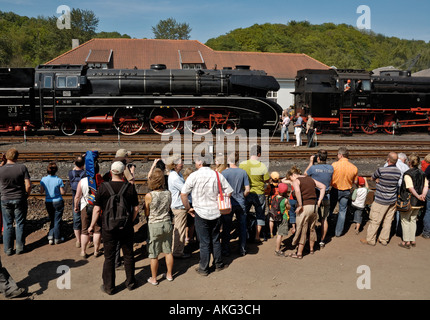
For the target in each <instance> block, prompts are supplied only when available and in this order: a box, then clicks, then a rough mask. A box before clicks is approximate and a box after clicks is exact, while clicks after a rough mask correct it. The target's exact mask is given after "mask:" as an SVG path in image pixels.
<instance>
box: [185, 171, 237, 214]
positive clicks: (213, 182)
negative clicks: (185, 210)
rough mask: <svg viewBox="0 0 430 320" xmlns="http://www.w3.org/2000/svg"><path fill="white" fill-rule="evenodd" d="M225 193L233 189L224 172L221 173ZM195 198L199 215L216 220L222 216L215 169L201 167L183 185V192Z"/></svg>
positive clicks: (194, 201)
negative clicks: (219, 207)
mask: <svg viewBox="0 0 430 320" xmlns="http://www.w3.org/2000/svg"><path fill="white" fill-rule="evenodd" d="M219 179H220V182H221V187H222V190H223V192H224V193H232V192H233V189H232V187H231V186H230V184H229V183H228V182H227V180H226V178H224V176H223V175H222V174H219ZM190 192H191V197H192V199H193V208H194V210H195V211H196V213H197V214H198V215H199V217H201V218H203V219H206V220H215V219H217V218H219V217H220V216H221V213H220V211H219V209H218V201H217V200H218V194H219V192H218V181H217V176H216V173H215V171H214V170H212V169H211V168H209V167H201V168H200V169H199V170H197V171H195V172H193V173H191V174H190V175H189V176H188V179H187V180H186V181H185V184H184V186H183V187H182V190H181V193H184V194H189V193H190Z"/></svg>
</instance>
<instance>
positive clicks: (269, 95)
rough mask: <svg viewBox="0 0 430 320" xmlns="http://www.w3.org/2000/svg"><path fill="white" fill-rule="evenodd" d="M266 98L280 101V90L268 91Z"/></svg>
mask: <svg viewBox="0 0 430 320" xmlns="http://www.w3.org/2000/svg"><path fill="white" fill-rule="evenodd" d="M266 98H267V99H269V100H272V101H274V102H278V92H277V91H269V92H267V95H266Z"/></svg>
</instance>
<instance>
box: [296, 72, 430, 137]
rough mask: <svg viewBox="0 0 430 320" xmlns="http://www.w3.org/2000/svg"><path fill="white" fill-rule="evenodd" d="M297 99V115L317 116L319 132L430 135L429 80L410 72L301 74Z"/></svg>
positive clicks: (297, 78) (298, 76) (297, 85)
mask: <svg viewBox="0 0 430 320" xmlns="http://www.w3.org/2000/svg"><path fill="white" fill-rule="evenodd" d="M294 95H295V108H296V112H301V113H302V114H305V115H307V114H309V113H310V114H312V117H313V118H314V119H315V121H316V125H317V130H318V131H319V132H329V131H337V132H339V131H340V132H342V133H345V134H350V133H352V132H354V131H355V132H356V131H361V132H364V133H366V134H374V133H376V132H378V131H384V132H386V133H389V134H395V133H398V132H400V131H408V130H414V129H418V130H427V131H428V130H430V120H429V116H430V77H412V76H411V72H410V71H400V70H390V71H382V72H381V74H380V75H374V74H373V73H372V72H366V71H364V70H344V69H342V70H340V69H328V70H311V69H306V70H300V71H298V73H297V77H296V83H295V92H294Z"/></svg>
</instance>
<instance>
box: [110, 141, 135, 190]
mask: <svg viewBox="0 0 430 320" xmlns="http://www.w3.org/2000/svg"><path fill="white" fill-rule="evenodd" d="M130 155H131V151H127V150H126V149H119V150H117V152H116V154H115V158H114V159H113V160H112V162H115V161H121V162H122V163H123V164H124V165H125V169H124V178H125V179H127V181H128V182H130V183H134V178H135V177H134V172H135V169H136V165H134V164H133V160H132V159H130V158H129V156H130ZM110 179H111V176H110V171H109V172H107V173H106V174H105V175H104V176H103V180H104V181H110Z"/></svg>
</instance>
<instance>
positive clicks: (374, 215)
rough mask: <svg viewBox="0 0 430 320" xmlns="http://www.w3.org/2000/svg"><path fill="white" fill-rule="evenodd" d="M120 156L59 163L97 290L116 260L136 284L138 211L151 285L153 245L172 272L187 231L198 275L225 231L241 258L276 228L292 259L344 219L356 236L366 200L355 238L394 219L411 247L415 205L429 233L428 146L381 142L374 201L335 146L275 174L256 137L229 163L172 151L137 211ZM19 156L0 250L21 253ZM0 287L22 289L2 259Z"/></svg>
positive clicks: (5, 190)
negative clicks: (97, 271)
mask: <svg viewBox="0 0 430 320" xmlns="http://www.w3.org/2000/svg"><path fill="white" fill-rule="evenodd" d="M287 137H288V136H287ZM130 154H131V152H130V151H127V150H125V149H120V150H118V151H117V153H116V155H115V158H114V159H112V163H111V165H110V170H109V171H108V172H107V173H105V174H104V175H103V176H102V175H101V174H100V173H99V170H100V168H99V164H98V152H97V151H87V152H86V154H85V155H82V156H79V157H77V158H76V160H75V162H74V167H73V168H72V169H71V170H70V171H69V173H68V178H69V183H70V187H71V190H72V194H73V201H72V210H73V230H74V235H75V238H76V247H77V248H80V255H81V257H82V258H83V259H87V258H88V257H89V255H88V254H87V249H88V248H89V247H91V246H92V247H93V248H94V257H99V256H101V255H104V264H103V270H102V280H103V284H102V285H101V290H102V291H103V292H105V293H107V294H109V295H111V294H114V293H115V292H116V284H115V269H116V268H118V267H119V266H121V265H123V266H124V270H125V274H126V287H127V288H128V289H129V290H133V289H134V288H135V287H136V279H135V260H134V252H133V243H134V240H133V237H134V222H135V221H136V219H137V217H138V215H139V213H140V214H142V215H144V216H145V217H146V222H147V223H146V225H147V230H148V238H147V240H146V248H147V253H148V258H149V259H150V271H151V276H150V277H148V278H147V282H148V283H150V284H151V285H154V286H156V285H158V281H159V279H160V275H159V256H160V255H161V254H164V257H165V261H166V264H165V265H166V270H165V272H164V273H162V275H161V277H162V278H163V279H166V280H168V281H173V280H174V271H173V270H174V260H175V259H187V258H190V256H191V255H190V252H187V250H185V249H186V247H187V244H188V243H189V242H190V241H191V239H193V238H194V234H195V237H196V241H197V242H198V245H199V264H198V266H197V268H196V272H197V274H199V275H201V276H207V275H208V274H210V273H211V272H213V271H221V270H224V269H225V268H227V267H228V264H227V263H226V262H225V261H224V260H225V259H224V257H227V256H229V255H231V253H232V245H231V234H232V230H233V229H236V231H237V235H238V238H239V241H238V246H237V254H238V255H240V256H244V255H246V254H247V252H248V246H249V245H260V244H262V243H263V241H264V240H267V239H268V238H271V237H276V241H275V248H274V252H275V255H276V256H282V257H290V258H294V259H302V258H303V257H304V255H305V253H306V252H309V254H314V253H315V251H316V250H317V249H320V250H322V249H323V248H324V247H325V246H326V244H327V243H328V239H329V238H330V237H333V236H334V237H341V236H343V235H344V234H345V233H346V232H348V229H349V228H348V227H347V222H350V221H351V222H352V223H353V224H355V227H354V231H355V233H356V234H357V235H358V234H360V233H361V232H362V231H363V227H364V225H363V218H364V216H365V215H366V213H367V211H368V209H369V208H370V212H369V213H368V219H369V224H368V227H367V231H366V237H365V238H362V239H359V241H360V242H361V243H363V244H367V245H372V246H374V245H376V244H377V243H380V244H381V245H383V246H386V245H387V244H388V243H389V242H390V240H391V237H392V235H391V230H392V228H393V226H394V228H395V229H396V228H398V229H399V230H401V237H402V241H400V242H399V243H398V245H399V246H400V247H402V248H405V249H410V248H412V247H415V246H416V233H417V220H418V216H420V215H421V217H423V219H422V221H423V231H422V237H423V238H426V239H430V191H429V187H428V185H429V183H428V181H429V179H430V165H429V164H430V155H428V156H427V157H425V158H424V159H423V160H422V161H421V159H420V158H419V156H418V155H416V154H411V155H409V157H407V156H406V155H405V154H403V153H400V154H397V153H395V152H390V153H389V154H388V156H387V162H386V164H385V166H383V167H380V168H378V169H377V170H376V171H375V172H374V173H373V174H372V176H371V178H370V179H371V180H372V181H374V182H375V183H376V189H375V192H374V199H372V200H371V201H369V197H368V195H369V192H370V188H369V183H368V180H367V179H366V178H365V177H362V176H360V175H359V172H358V168H357V167H356V166H355V165H354V164H353V163H352V162H351V161H350V160H349V151H348V149H347V148H345V147H341V148H339V149H338V152H337V161H335V162H333V163H332V164H328V163H327V151H326V150H324V149H320V150H318V152H317V154H315V155H312V156H311V157H310V159H309V164H308V166H307V168H306V169H305V170H304V171H302V170H300V169H299V168H298V167H297V166H295V165H294V166H292V167H291V168H290V169H289V170H288V171H287V173H286V175H285V176H284V177H281V175H280V174H279V173H278V172H269V170H268V168H267V166H266V165H265V164H264V163H263V162H261V161H260V157H261V147H260V146H259V145H254V146H252V147H251V149H250V158H249V159H248V160H246V161H243V162H239V154H238V153H231V154H229V155H227V156H226V157H224V156H218V157H216V159H213V157H212V156H211V155H205V156H200V157H198V158H196V159H194V160H195V164H194V169H192V168H186V169H184V162H183V158H182V157H181V155H179V154H174V155H172V156H170V157H169V158H167V159H163V160H161V159H157V160H156V161H154V164H153V166H152V167H151V170H150V171H149V173H148V188H149V192H148V193H147V194H146V196H145V199H144V203H143V204H142V205H143V210H142V212H139V208H140V204H139V200H138V195H137V192H136V187H135V185H134V184H135V174H136V173H135V170H136V166H135V165H134V164H133V161H132V160H131V158H130V157H129V156H130ZM18 156H19V152H18V151H17V150H16V149H14V148H12V149H10V150H8V151H7V152H6V154H5V155H4V157H3V159H2V162H1V165H0V192H1V211H2V222H3V226H4V231H3V247H4V252H5V254H6V255H12V254H14V253H15V254H18V255H19V254H22V253H25V234H24V225H25V221H26V216H27V210H28V206H27V198H28V196H29V195H30V193H31V188H32V186H31V182H30V175H29V172H28V169H27V168H26V166H25V165H23V164H20V163H17V161H18ZM57 171H58V167H57V164H56V163H55V162H49V164H48V166H47V175H46V176H44V177H43V178H42V180H41V182H40V191H41V193H44V194H45V205H46V211H47V213H48V216H49V220H50V228H49V231H48V235H47V240H48V244H50V245H58V244H61V243H62V242H64V241H65V238H64V235H62V234H61V221H62V216H63V212H64V207H65V206H64V199H63V195H64V194H65V184H64V182H63V180H62V179H61V178H60V177H58V176H57V175H56V173H57ZM224 197H225V198H227V200H228V201H225V200H226V199H224ZM221 202H222V205H223V206H224V205H225V203H230V205H228V206H227V207H229V210H225V209H224V207H223V210H221V209H220V208H221ZM399 203H402V204H405V203H406V205H405V206H403V205H402V206H400V205H399ZM336 208H337V212H335V210H336ZM330 226H332V227H333V234H331V233H330ZM380 229H381V230H380ZM379 230H380V231H379ZM289 236H290V237H291V239H292V242H291V246H287V245H284V242H283V239H284V238H285V237H289ZM14 239H15V243H14ZM121 252H122V256H121ZM211 262H212V264H211ZM0 264H1V262H0ZM0 291H1V292H3V293H4V294H5V296H6V297H8V298H14V297H18V296H20V295H22V293H23V292H24V289H22V288H18V286H17V285H16V283H15V282H14V281H13V279H12V277H11V276H10V275H9V274H8V272H7V270H6V269H5V268H2V267H1V265H0Z"/></svg>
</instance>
